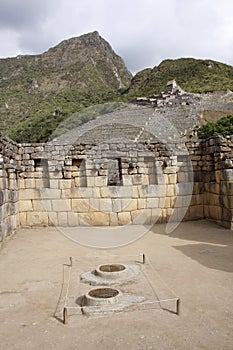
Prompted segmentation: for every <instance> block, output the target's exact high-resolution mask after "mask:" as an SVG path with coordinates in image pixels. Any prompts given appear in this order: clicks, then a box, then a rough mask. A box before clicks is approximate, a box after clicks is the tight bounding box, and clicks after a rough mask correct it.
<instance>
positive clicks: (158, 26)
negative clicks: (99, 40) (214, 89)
mask: <svg viewBox="0 0 233 350" xmlns="http://www.w3.org/2000/svg"><path fill="white" fill-rule="evenodd" d="M0 6H1V11H0V39H1V47H0V56H2V57H4V56H7V55H17V54H18V53H25V54H26V53H42V52H44V51H46V50H48V49H49V47H51V46H55V45H56V44H58V43H59V42H60V41H62V40H64V39H67V38H70V37H73V36H79V35H81V34H84V33H88V32H91V31H93V30H98V31H99V32H100V34H101V36H102V37H104V38H105V39H106V40H107V41H108V42H109V43H110V44H111V45H112V47H113V49H114V50H115V51H116V52H117V53H118V54H119V55H120V56H122V57H123V59H124V60H125V62H126V64H127V66H128V68H129V69H130V70H131V71H133V72H136V71H138V70H141V69H143V68H146V67H148V66H149V67H153V66H155V65H158V64H159V63H160V62H161V61H162V60H163V59H166V58H178V57H187V56H189V57H197V58H212V59H215V60H219V61H222V62H226V63H229V64H232V65H233V50H232V48H233V22H232V16H231V14H232V12H233V2H232V0H221V2H220V1H219V0H195V1H193V0H163V1H159V0H144V1H143V2H142V1H141V0H140V1H139V0H134V1H133V0H132V1H131V0H129V1H127V2H126V1H125V0H98V1H96V0H78V1H77V0H49V1H48V0H33V1H31V0H0Z"/></svg>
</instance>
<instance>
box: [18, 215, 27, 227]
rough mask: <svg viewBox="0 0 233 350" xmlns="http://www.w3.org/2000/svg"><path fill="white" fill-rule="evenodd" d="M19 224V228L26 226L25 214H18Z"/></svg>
mask: <svg viewBox="0 0 233 350" xmlns="http://www.w3.org/2000/svg"><path fill="white" fill-rule="evenodd" d="M19 223H20V226H27V213H26V212H23V213H19Z"/></svg>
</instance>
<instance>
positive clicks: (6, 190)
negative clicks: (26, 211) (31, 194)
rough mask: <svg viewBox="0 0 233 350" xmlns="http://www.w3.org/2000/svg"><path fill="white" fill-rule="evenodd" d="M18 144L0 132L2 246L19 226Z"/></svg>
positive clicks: (0, 225) (0, 241)
mask: <svg viewBox="0 0 233 350" xmlns="http://www.w3.org/2000/svg"><path fill="white" fill-rule="evenodd" d="M17 158H18V145H17V144H16V143H14V142H13V141H11V140H10V139H8V138H7V137H4V136H3V135H1V134H0V247H1V245H2V243H3V241H4V240H6V239H7V237H8V236H9V235H10V234H12V233H13V232H14V231H15V229H16V228H18V227H19V215H18V183H17V171H18V170H19V169H18V168H17V165H16V162H17Z"/></svg>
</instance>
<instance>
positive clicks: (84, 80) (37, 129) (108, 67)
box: [0, 32, 132, 142]
mask: <svg viewBox="0 0 233 350" xmlns="http://www.w3.org/2000/svg"><path fill="white" fill-rule="evenodd" d="M131 77H132V76H131V73H130V72H129V71H128V70H127V68H126V66H125V64H124V62H123V60H122V59H121V58H120V57H119V56H118V55H116V54H115V52H114V51H113V50H112V48H111V46H110V45H109V44H108V43H107V42H106V41H105V40H104V39H103V38H101V37H100V35H99V33H98V32H93V33H90V34H85V35H82V36H80V37H77V38H72V39H69V40H65V41H63V42H62V43H60V44H59V45H57V46H56V47H54V48H51V49H50V50H48V51H47V52H45V53H43V54H41V55H35V56H18V57H15V58H8V59H1V60H0V115H1V126H0V131H2V132H3V133H5V134H7V135H8V136H10V137H11V138H13V139H14V140H16V141H24V142H25V141H26V142H39V141H46V140H47V139H48V137H49V135H50V134H51V132H52V131H53V130H54V129H56V127H57V125H59V124H60V123H61V122H62V121H63V120H65V119H66V118H67V117H70V116H71V115H72V114H73V113H76V112H77V111H79V110H82V109H84V108H85V107H88V106H91V105H93V104H97V103H103V102H106V101H109V100H114V99H116V97H117V96H118V94H119V91H120V90H121V89H124V88H127V87H128V86H129V84H130V81H131Z"/></svg>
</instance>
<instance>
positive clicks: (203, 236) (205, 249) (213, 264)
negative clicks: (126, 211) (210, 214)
mask: <svg viewBox="0 0 233 350" xmlns="http://www.w3.org/2000/svg"><path fill="white" fill-rule="evenodd" d="M190 224H191V223H190V222H188V223H187V222H183V223H181V224H180V225H179V226H178V227H177V228H176V229H175V230H174V231H173V232H172V233H171V234H169V235H167V234H166V233H165V228H166V225H161V226H160V229H158V227H157V226H154V227H153V229H152V232H154V233H156V234H162V235H166V236H168V237H170V238H171V239H174V238H178V239H180V240H182V244H180V245H176V244H173V245H172V247H173V248H175V249H177V250H179V251H180V252H181V253H183V254H184V255H186V256H188V257H189V258H191V259H193V260H196V261H197V262H199V263H200V264H201V265H203V266H206V267H208V268H210V269H215V270H221V271H225V272H233V231H230V230H227V229H224V228H222V227H220V226H218V225H216V224H214V223H212V222H209V221H205V220H200V221H194V222H193V223H192V225H191V227H190ZM185 241H192V243H189V244H185V243H186V242H185Z"/></svg>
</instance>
